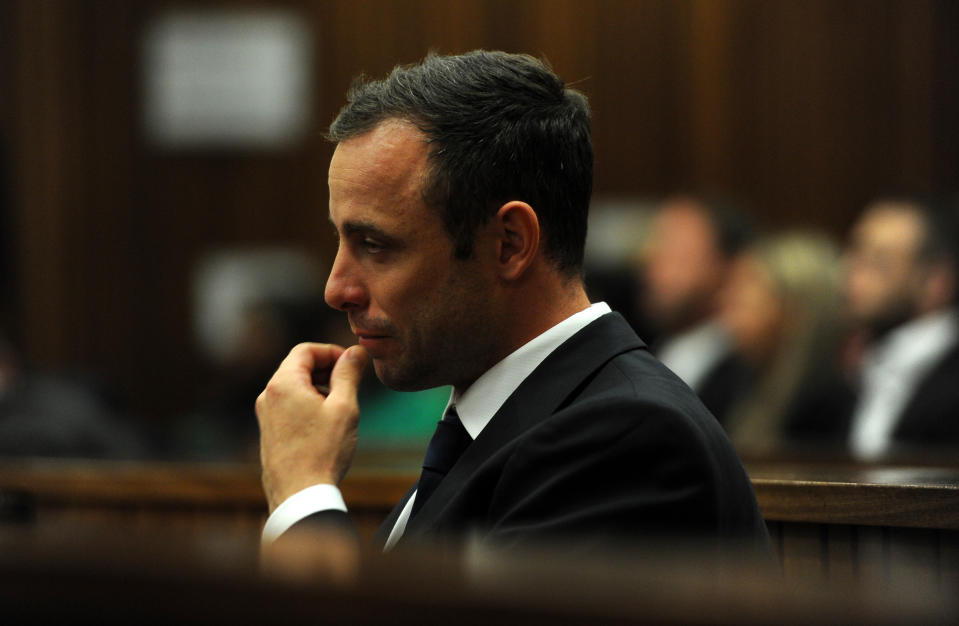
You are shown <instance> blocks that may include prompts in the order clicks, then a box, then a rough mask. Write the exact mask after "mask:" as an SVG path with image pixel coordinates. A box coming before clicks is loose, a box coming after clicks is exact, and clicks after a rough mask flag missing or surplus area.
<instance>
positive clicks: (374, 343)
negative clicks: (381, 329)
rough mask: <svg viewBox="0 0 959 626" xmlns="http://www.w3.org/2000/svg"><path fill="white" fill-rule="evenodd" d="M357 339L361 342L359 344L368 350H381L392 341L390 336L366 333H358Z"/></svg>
mask: <svg viewBox="0 0 959 626" xmlns="http://www.w3.org/2000/svg"><path fill="white" fill-rule="evenodd" d="M356 338H357V340H358V341H359V344H360V345H361V346H363V347H364V348H366V349H368V350H370V349H375V348H379V347H381V346H382V345H383V344H384V343H386V342H387V341H389V340H390V339H391V337H390V336H389V335H381V334H378V333H366V332H357V333H356Z"/></svg>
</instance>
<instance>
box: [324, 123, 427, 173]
mask: <svg viewBox="0 0 959 626" xmlns="http://www.w3.org/2000/svg"><path fill="white" fill-rule="evenodd" d="M427 149H428V144H427V141H426V137H425V135H424V134H423V132H422V131H420V130H419V129H418V128H417V127H416V126H414V125H413V124H411V123H410V122H407V121H404V120H400V119H389V120H386V121H384V122H381V123H380V124H378V125H377V126H375V127H374V128H373V129H372V130H370V131H367V132H365V133H363V134H361V135H357V136H355V137H350V138H349V139H345V140H343V141H341V142H340V143H339V144H338V145H337V146H336V150H335V151H334V152H333V159H332V160H331V162H330V179H331V181H332V180H333V178H341V177H342V178H348V177H352V176H356V177H358V178H359V180H358V182H363V179H365V181H366V182H367V183H374V182H375V183H377V184H380V185H388V186H391V187H398V186H404V185H406V184H408V183H411V182H415V183H418V182H419V179H420V178H421V177H422V174H423V173H424V172H425V166H426V159H427Z"/></svg>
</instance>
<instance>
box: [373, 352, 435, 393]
mask: <svg viewBox="0 0 959 626" xmlns="http://www.w3.org/2000/svg"><path fill="white" fill-rule="evenodd" d="M373 371H374V372H376V377H377V378H379V379H380V382H381V383H383V385H384V386H386V387H388V388H389V389H392V390H393V391H421V390H423V389H429V387H428V386H424V385H423V384H422V379H421V378H418V377H416V378H414V377H411V376H410V375H409V374H408V373H407V372H404V371H402V368H397V367H395V364H390V363H388V362H387V360H386V359H383V358H376V357H374V358H373Z"/></svg>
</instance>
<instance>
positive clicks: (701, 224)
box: [644, 199, 727, 332]
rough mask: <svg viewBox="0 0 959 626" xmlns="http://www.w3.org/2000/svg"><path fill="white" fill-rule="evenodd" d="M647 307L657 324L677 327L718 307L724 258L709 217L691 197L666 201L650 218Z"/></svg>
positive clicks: (668, 328) (674, 329)
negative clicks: (690, 199) (652, 217)
mask: <svg viewBox="0 0 959 626" xmlns="http://www.w3.org/2000/svg"><path fill="white" fill-rule="evenodd" d="M644 261H645V265H644V278H645V288H646V300H645V308H646V313H647V314H648V315H649V316H650V318H651V319H652V321H653V322H654V323H655V324H656V325H658V326H659V327H660V328H661V330H663V331H666V332H678V331H681V330H684V329H686V328H688V327H691V326H694V325H696V324H699V323H701V322H703V321H705V320H706V319H708V318H709V317H711V316H712V315H713V314H714V313H715V310H716V306H717V296H718V293H719V290H720V288H721V287H722V283H723V280H724V277H725V273H726V268H727V262H726V260H725V259H724V258H723V256H722V254H721V253H720V251H719V250H718V248H717V244H716V237H715V234H714V232H713V228H712V224H711V223H710V221H709V218H708V217H707V216H706V215H705V214H704V213H703V211H702V209H701V208H700V207H699V206H698V205H696V204H695V203H694V202H692V201H689V200H685V199H677V200H672V201H669V202H667V203H666V204H664V205H663V207H662V208H661V209H660V211H659V213H658V214H657V216H656V217H655V218H654V221H653V225H652V228H651V231H650V238H649V242H648V246H647V249H646V255H645V258H644Z"/></svg>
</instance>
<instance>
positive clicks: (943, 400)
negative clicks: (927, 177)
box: [843, 198, 959, 460]
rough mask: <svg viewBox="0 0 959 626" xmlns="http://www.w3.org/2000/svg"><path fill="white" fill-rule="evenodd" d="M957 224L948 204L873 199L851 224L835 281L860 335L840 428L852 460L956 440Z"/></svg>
mask: <svg viewBox="0 0 959 626" xmlns="http://www.w3.org/2000/svg"><path fill="white" fill-rule="evenodd" d="M957 246H959V233H957V228H956V215H955V212H954V208H953V207H950V208H948V209H947V208H945V207H940V206H933V204H932V203H927V202H925V201H923V200H920V199H917V198H887V199H880V200H877V201H876V202H874V203H872V204H871V205H869V206H868V207H867V208H866V210H865V212H864V213H863V214H862V216H861V217H860V218H859V221H858V222H857V223H856V224H855V226H854V228H853V231H852V237H851V239H850V242H849V248H848V251H847V264H846V266H847V269H846V274H845V281H844V285H843V290H844V299H845V308H846V312H847V314H848V316H849V318H850V320H851V321H852V322H853V323H854V324H856V325H858V327H859V328H860V329H861V331H862V332H863V334H864V336H865V338H866V344H865V353H864V357H863V359H862V364H861V368H860V375H859V391H858V398H857V402H856V405H855V408H854V410H853V412H852V415H851V419H850V423H849V428H848V437H849V446H850V449H851V451H852V454H853V455H854V456H855V457H856V458H858V459H861V460H872V459H877V458H879V457H881V456H883V455H885V454H890V453H896V452H908V451H909V450H910V449H913V450H915V449H917V448H919V447H926V446H931V445H934V444H945V445H952V446H955V445H956V444H959V321H957V309H956V292H957V287H959V269H957V259H959V252H957Z"/></svg>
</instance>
